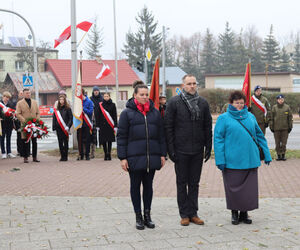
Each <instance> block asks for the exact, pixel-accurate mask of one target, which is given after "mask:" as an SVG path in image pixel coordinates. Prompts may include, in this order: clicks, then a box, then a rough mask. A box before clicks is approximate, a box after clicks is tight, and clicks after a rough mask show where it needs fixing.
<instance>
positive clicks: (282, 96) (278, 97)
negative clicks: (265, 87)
mask: <svg viewBox="0 0 300 250" xmlns="http://www.w3.org/2000/svg"><path fill="white" fill-rule="evenodd" d="M280 98H284V95H282V94H280V95H278V96H277V97H276V99H280Z"/></svg>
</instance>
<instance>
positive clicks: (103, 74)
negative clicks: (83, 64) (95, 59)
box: [96, 63, 111, 79]
mask: <svg viewBox="0 0 300 250" xmlns="http://www.w3.org/2000/svg"><path fill="white" fill-rule="evenodd" d="M110 73H111V69H110V67H109V66H108V65H107V64H104V63H103V67H102V69H101V71H100V73H99V74H98V75H97V76H96V79H102V78H104V77H106V76H108V75H109V74H110Z"/></svg>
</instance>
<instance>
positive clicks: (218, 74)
mask: <svg viewBox="0 0 300 250" xmlns="http://www.w3.org/2000/svg"><path fill="white" fill-rule="evenodd" d="M244 75H245V74H244V73H230V74H226V73H211V74H205V77H218V76H244ZM251 75H254V76H259V75H266V72H251ZM268 75H300V73H297V72H268Z"/></svg>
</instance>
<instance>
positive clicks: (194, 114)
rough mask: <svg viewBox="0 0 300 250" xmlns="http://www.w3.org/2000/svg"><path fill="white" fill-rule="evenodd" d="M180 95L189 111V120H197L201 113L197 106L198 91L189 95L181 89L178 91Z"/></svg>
mask: <svg viewBox="0 0 300 250" xmlns="http://www.w3.org/2000/svg"><path fill="white" fill-rule="evenodd" d="M180 97H181V99H182V101H183V102H184V103H185V105H186V106H187V108H188V109H189V111H190V113H191V120H192V121H196V120H199V119H200V115H201V114H200V109H199V107H198V100H199V98H200V96H199V95H198V93H197V92H196V93H195V94H194V95H191V94H189V93H187V92H186V91H185V90H184V89H183V90H182V91H181V93H180Z"/></svg>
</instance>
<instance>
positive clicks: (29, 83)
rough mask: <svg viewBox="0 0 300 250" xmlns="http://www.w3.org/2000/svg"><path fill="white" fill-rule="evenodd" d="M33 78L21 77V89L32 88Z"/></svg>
mask: <svg viewBox="0 0 300 250" xmlns="http://www.w3.org/2000/svg"><path fill="white" fill-rule="evenodd" d="M32 86H33V78H32V76H30V75H23V87H32Z"/></svg>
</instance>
